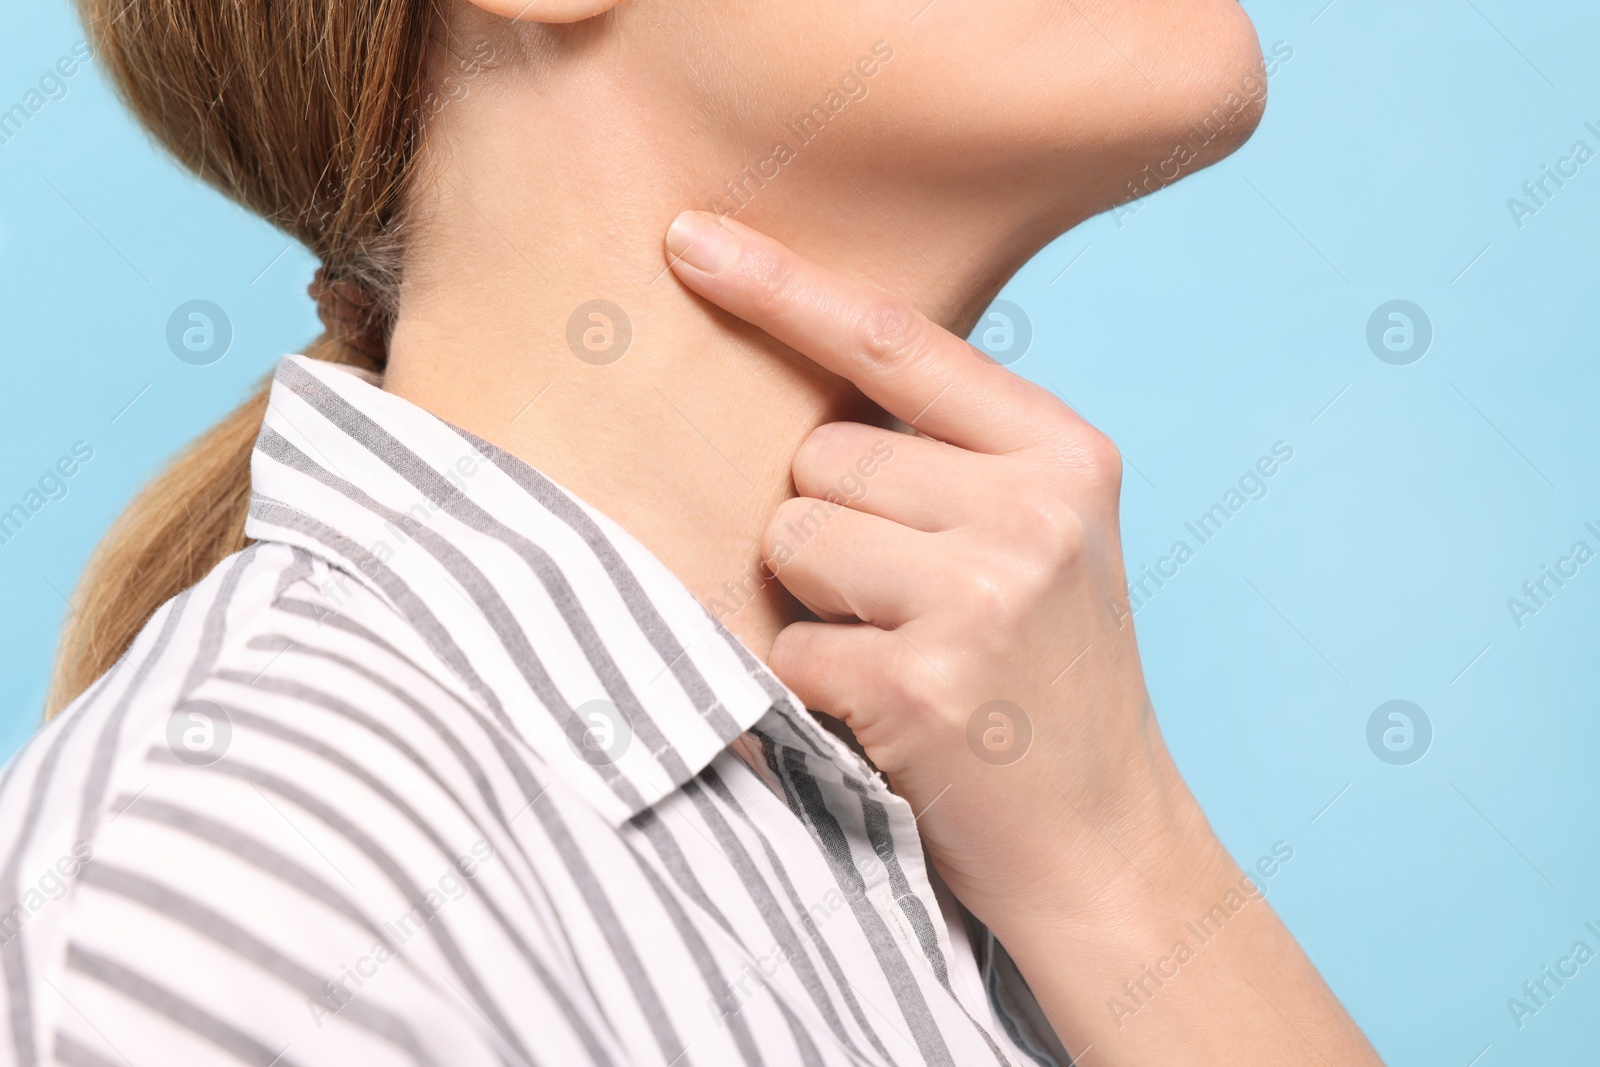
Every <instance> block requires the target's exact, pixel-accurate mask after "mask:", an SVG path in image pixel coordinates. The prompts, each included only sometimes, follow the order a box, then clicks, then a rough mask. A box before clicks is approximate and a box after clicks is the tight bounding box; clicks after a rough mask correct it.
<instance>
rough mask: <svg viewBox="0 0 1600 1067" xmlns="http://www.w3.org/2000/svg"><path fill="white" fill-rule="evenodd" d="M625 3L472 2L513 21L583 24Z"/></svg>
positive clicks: (610, 0) (605, 0)
mask: <svg viewBox="0 0 1600 1067" xmlns="http://www.w3.org/2000/svg"><path fill="white" fill-rule="evenodd" d="M621 2H622V0H470V3H472V4H473V5H475V6H477V7H479V8H481V9H482V10H484V11H486V12H488V13H489V14H491V15H498V16H499V17H500V18H503V19H510V20H511V21H513V22H550V23H557V22H582V21H583V20H584V19H592V18H594V17H595V16H596V15H602V14H604V13H606V12H607V11H610V10H611V9H612V8H614V7H616V6H617V5H618V4H619V3H621Z"/></svg>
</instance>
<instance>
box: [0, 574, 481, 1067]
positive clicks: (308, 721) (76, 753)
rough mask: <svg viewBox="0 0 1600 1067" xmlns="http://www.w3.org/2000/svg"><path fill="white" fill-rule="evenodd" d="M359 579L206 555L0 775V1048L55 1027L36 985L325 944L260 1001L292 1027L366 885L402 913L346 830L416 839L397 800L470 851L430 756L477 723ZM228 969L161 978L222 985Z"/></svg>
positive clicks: (360, 916) (306, 952) (457, 804)
mask: <svg viewBox="0 0 1600 1067" xmlns="http://www.w3.org/2000/svg"><path fill="white" fill-rule="evenodd" d="M357 584H358V583H354V582H352V581H349V580H347V579H346V576H343V575H340V574H338V573H336V572H334V571H332V570H330V568H329V566H328V565H327V564H326V563H325V562H324V561H322V560H320V559H318V558H316V557H313V556H311V555H309V554H308V553H306V552H304V551H301V550H298V549H292V548H290V547H288V546H284V545H278V544H258V545H255V546H252V547H251V548H249V549H246V550H245V551H244V552H241V553H239V554H237V555H235V556H232V557H230V558H228V559H227V560H224V561H223V562H222V563H221V564H220V565H218V567H217V568H216V569H215V570H214V571H213V572H212V573H211V574H210V575H208V576H207V577H206V578H205V579H204V580H203V581H201V582H200V583H199V584H197V585H196V586H194V587H193V588H191V589H190V590H188V591H186V592H185V593H183V594H182V595H180V596H179V597H176V598H174V599H173V600H172V601H170V602H168V603H167V604H166V605H164V606H163V607H162V608H161V609H159V610H158V611H157V612H156V613H155V615H153V616H152V617H151V619H150V620H149V622H148V623H147V624H146V626H145V627H144V629H143V631H142V632H141V633H140V635H139V637H138V638H137V639H136V640H135V641H134V643H133V644H132V645H131V646H130V647H129V649H128V651H127V652H126V653H125V654H124V655H123V656H122V657H121V659H120V660H118V662H117V664H116V665H115V666H114V667H113V668H112V669H111V670H110V671H108V672H107V673H106V674H105V675H104V676H103V677H102V678H100V679H99V680H98V681H97V682H96V683H95V684H94V685H93V686H92V687H91V688H90V689H89V690H88V691H87V692H85V693H84V694H83V695H82V696H81V697H79V698H78V699H77V700H75V701H74V702H73V703H72V704H71V705H69V706H68V707H67V708H66V709H65V710H64V711H62V712H61V714H59V715H57V716H56V717H55V718H54V719H52V720H51V721H50V722H49V723H47V724H46V725H45V726H44V727H43V728H42V729H41V730H40V731H39V733H38V734H37V735H36V736H35V737H34V738H33V739H32V740H30V742H29V743H28V744H27V745H26V746H25V747H24V749H23V750H22V751H21V752H19V753H18V754H17V755H16V756H15V757H14V758H13V759H12V761H11V762H10V764H9V765H8V766H7V767H6V769H5V771H4V774H3V777H0V957H3V962H4V964H5V967H4V975H5V981H4V986H5V989H4V992H5V994H6V995H7V996H8V997H9V998H10V1000H11V1002H12V1003H11V1010H10V1012H9V1015H8V1017H9V1026H10V1028H11V1029H12V1033H11V1034H9V1035H7V1036H9V1038H10V1040H9V1041H5V1044H7V1045H9V1046H11V1047H13V1048H15V1049H18V1050H20V1049H22V1048H23V1046H24V1045H27V1044H30V1043H33V1042H35V1041H40V1042H42V1041H43V1038H39V1037H37V1036H36V1035H44V1034H50V1033H53V1032H55V1031H56V1029H57V1027H58V1026H59V1025H61V1024H63V1022H64V1021H70V1020H64V1019H63V1018H61V1017H58V1016H59V1015H60V1013H59V1012H57V1011H56V1008H57V1007H59V1004H56V1005H55V1007H52V1004H53V1003H54V1001H56V1000H59V998H54V997H53V996H52V994H51V993H50V989H49V988H48V987H47V986H45V985H44V984H43V983H44V980H46V979H48V980H49V981H50V983H51V984H53V985H55V986H58V987H59V988H61V989H63V990H67V991H68V992H69V993H70V992H71V991H72V990H73V989H90V988H105V987H115V988H117V989H118V991H119V994H120V995H121V996H123V997H124V998H126V997H127V996H128V995H129V988H131V987H129V983H130V982H132V983H133V984H134V985H135V986H138V987H139V988H141V989H145V988H146V987H148V986H149V985H150V982H151V981H154V980H155V979H156V978H157V977H159V976H166V977H167V978H173V976H174V975H177V976H179V977H181V976H182V975H183V974H187V973H189V972H188V971H186V970H184V969H183V968H182V967H180V968H179V969H178V970H176V971H174V970H173V968H171V967H168V966H166V964H165V963H164V962H163V961H164V960H166V959H168V957H169V956H170V951H169V949H167V948H163V947H162V946H163V945H166V946H169V947H170V946H177V947H180V948H182V950H183V952H184V953H186V954H188V955H189V956H190V957H191V962H193V960H196V959H200V958H211V957H213V956H215V955H216V954H217V953H218V952H221V956H216V959H223V958H232V957H235V956H238V955H239V954H241V953H242V954H244V955H245V956H263V958H264V959H270V960H272V961H274V963H273V967H270V968H269V970H272V969H273V968H281V967H282V966H287V964H284V963H283V960H284V959H286V958H287V956H285V955H284V953H285V952H288V951H292V952H293V953H294V954H295V955H297V956H298V957H299V958H300V959H302V960H307V959H309V960H316V959H323V958H325V959H326V962H327V967H326V969H327V970H328V972H329V973H328V975H327V976H323V975H321V974H320V972H318V974H317V981H316V983H311V982H310V978H309V977H308V976H307V975H298V977H299V978H301V979H304V980H303V981H298V982H296V983H295V984H296V985H298V986H306V987H307V989H305V990H301V991H300V993H299V994H298V995H297V996H295V997H290V998H289V1000H288V1001H286V1002H285V1004H278V1005H275V1006H274V1007H275V1009H276V1010H278V1011H281V1012H284V1013H286V1015H287V1016H289V1017H293V1018H294V1019H296V1020H304V1019H306V1018H308V1016H307V1014H306V1013H307V1010H308V1009H307V1006H306V1005H307V1004H308V1003H309V1004H312V1005H313V1007H314V1006H315V1005H316V1004H317V1003H319V1001H317V1000H316V999H315V998H313V999H312V1000H310V1001H307V1000H306V998H307V996H309V995H311V993H315V992H316V990H317V989H320V983H321V982H322V980H323V978H324V977H333V978H336V977H337V976H338V974H339V965H340V963H341V961H343V960H344V959H345V958H346V957H348V958H352V959H353V958H356V957H357V956H358V955H359V952H365V951H370V949H371V942H372V940H373V938H372V932H373V930H375V929H379V928H381V924H382V922H383V921H384V920H385V919H388V918H392V915H389V914H388V913H387V912H385V911H384V910H383V909H382V908H377V909H376V910H373V906H374V899H375V900H376V901H377V902H381V903H382V904H385V905H392V907H390V909H389V910H390V911H394V912H396V913H398V912H399V911H403V910H404V908H403V907H402V906H401V903H402V902H401V901H400V900H399V899H397V900H395V901H390V900H387V899H386V897H385V895H384V894H381V893H380V894H376V895H375V897H374V896H373V895H369V894H367V893H361V894H357V893H355V892H353V891H352V885H351V882H350V879H352V878H354V879H355V880H356V881H357V882H358V883H362V884H365V883H366V879H365V878H364V877H363V875H370V873H371V871H370V868H371V867H372V865H373V862H374V861H373V859H372V858H371V857H370V856H365V855H362V846H363V844H364V843H365V842H367V841H384V842H386V841H388V840H401V841H403V840H405V838H407V837H408V836H411V835H415V834H416V832H417V831H416V830H415V828H414V827H413V826H411V825H409V824H408V820H407V818H406V816H405V814H404V811H405V810H406V809H407V808H408V807H409V806H410V805H417V806H419V807H420V808H421V809H422V810H426V811H427V812H428V815H429V818H430V820H431V821H432V823H433V824H436V825H439V826H442V827H444V828H445V829H446V833H445V835H444V836H445V837H446V838H447V839H448V843H449V844H450V845H451V846H452V847H455V848H456V851H460V852H463V853H467V854H470V845H471V843H472V842H473V841H474V840H475V839H476V838H477V837H478V836H479V834H478V832H476V831H475V830H474V829H473V824H474V822H475V814H474V812H473V811H471V810H470V809H471V808H472V807H473V805H472V804H470V803H467V804H465V805H464V804H463V802H462V798H463V796H464V793H465V791H464V789H463V788H462V783H461V782H457V781H456V780H455V779H456V778H458V777H461V776H460V775H459V774H456V773H452V770H451V769H450V768H440V767H438V766H436V764H435V761H434V754H433V752H432V751H430V749H437V748H438V738H439V737H440V736H442V735H445V734H449V735H451V736H452V737H454V736H458V735H465V734H466V733H467V732H468V731H469V729H471V728H473V727H475V726H476V725H479V724H481V718H480V717H479V716H478V714H477V712H476V710H475V708H474V706H473V704H472V702H471V697H470V694H469V693H466V692H463V691H462V690H461V688H460V686H459V684H458V683H457V682H456V681H455V680H454V678H453V677H452V676H451V675H450V673H449V672H448V671H447V670H445V669H444V668H442V667H440V666H439V664H438V662H437V660H436V659H435V658H434V657H433V656H432V654H431V652H430V651H429V649H428V646H427V644H426V641H425V640H423V639H422V637H421V636H420V635H419V634H418V633H417V632H416V630H415V628H414V627H412V626H410V625H408V624H407V623H406V622H405V620H404V619H403V617H402V616H401V615H400V614H399V613H398V612H396V611H394V610H393V609H392V608H391V607H390V606H389V605H387V604H386V603H385V602H384V601H383V600H382V599H381V598H377V597H374V596H372V595H370V594H365V593H363V592H361V591H360V590H358V589H357V588H356V585H357ZM467 743H468V744H470V743H471V742H470V740H469V741H468V742H467ZM397 806H399V807H397ZM397 812H398V813H397ZM458 843H459V847H457V845H458ZM369 910H370V911H372V914H370V915H369V914H368V911H369ZM130 924H131V925H130ZM141 930H142V931H144V932H143V933H139V932H138V931H141ZM246 930H249V931H250V932H249V933H245V932H244V931H246ZM358 950H359V951H358ZM180 962H181V961H180ZM213 962H215V959H213ZM175 966H176V965H175ZM183 966H184V967H187V966H188V965H187V964H184V965H183ZM135 970H137V971H138V972H139V974H138V975H135V974H134V973H133V972H134V971H135ZM141 976H142V977H141ZM173 980H174V981H176V979H173ZM140 982H143V983H144V985H139V983H140ZM239 982H242V979H239V977H238V975H234V976H233V978H232V979H230V980H229V981H228V982H224V983H221V984H220V985H217V986H216V987H215V989H214V990H208V989H205V988H196V987H194V986H193V984H192V983H190V982H188V981H184V982H181V983H178V985H177V986H176V987H173V986H171V983H166V984H165V985H164V988H167V989H168V992H169V993H172V994H173V995H179V994H180V993H181V994H182V996H184V997H188V998H199V999H203V998H204V997H207V996H210V995H213V993H215V995H218V996H223V997H225V998H236V997H237V996H238V995H239V992H240V990H241V989H244V988H245V985H248V983H245V984H243V985H241V984H238V983H239ZM85 983H87V984H85ZM308 983H309V984H308ZM156 984H158V985H162V984H163V983H162V982H157V983H156ZM203 985H204V983H202V986H203ZM151 988H153V987H151ZM274 988H276V987H274ZM308 990H309V992H308ZM146 991H147V992H148V989H147V990H146ZM280 999H281V998H280ZM145 1007H148V1005H145ZM223 1007H226V1005H225V1004H219V1005H211V1006H209V1007H207V1009H206V1010H208V1011H211V1010H220V1009H221V1008H223ZM228 1013H229V1014H231V1009H229V1012H228ZM68 1014H70V1013H68ZM314 1014H315V1012H313V1015H314ZM5 1028H6V1027H5V1026H0V1030H4V1029H5ZM36 1051H37V1052H38V1053H40V1054H41V1055H42V1053H43V1051H44V1050H43V1049H42V1048H40V1049H36ZM4 1058H5V1057H4V1056H0V1061H3V1060H4ZM266 1058H268V1059H270V1058H271V1056H270V1054H269V1055H268V1056H267V1057H266ZM28 1062H32V1060H31V1058H29V1059H28Z"/></svg>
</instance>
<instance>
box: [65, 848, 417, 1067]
mask: <svg viewBox="0 0 1600 1067" xmlns="http://www.w3.org/2000/svg"><path fill="white" fill-rule="evenodd" d="M78 877H79V879H80V880H81V881H83V882H85V883H86V884H88V885H92V886H97V887H99V888H100V889H103V890H105V891H106V892H108V893H112V894H114V895H116V896H119V897H122V898H124V899H125V900H131V901H134V902H136V903H139V904H143V905H144V906H145V907H147V908H149V909H151V910H152V911H158V912H160V913H161V914H163V915H165V916H167V917H168V918H169V919H172V920H173V921H174V922H178V923H181V924H182V925H184V926H187V927H189V928H190V929H191V930H193V931H194V932H195V933H197V934H199V935H201V936H202V937H205V938H206V939H208V940H209V941H211V942H213V943H214V944H217V945H220V946H221V947H223V948H225V949H228V950H229V951H230V952H233V953H235V954H236V955H239V956H242V957H244V958H245V959H247V960H249V961H250V962H251V963H253V964H255V965H256V966H257V967H260V968H261V969H262V970H264V971H266V972H267V973H269V974H271V975H273V976H274V977H276V978H279V979H281V980H282V981H283V982H284V983H286V984H287V985H290V986H292V987H294V990H295V992H297V993H299V994H301V995H302V996H304V997H306V998H307V999H309V1000H315V1001H318V1002H322V1003H324V1005H325V1006H327V1007H337V1011H336V1012H334V1014H337V1015H338V1016H339V1017H340V1018H342V1019H345V1020H347V1021H348V1022H350V1023H351V1024H353V1025H355V1026H358V1027H360V1028H361V1029H363V1030H365V1031H367V1032H368V1033H370V1034H372V1035H373V1036H374V1037H377V1038H380V1039H382V1040H384V1041H387V1042H388V1043H389V1044H391V1045H394V1046H395V1047H396V1048H399V1049H401V1050H403V1051H405V1052H407V1053H408V1054H410V1056H411V1057H412V1058H413V1059H415V1060H418V1061H420V1062H422V1063H425V1064H431V1063H434V1062H435V1061H434V1059H433V1058H432V1057H431V1056H429V1055H428V1054H427V1052H426V1051H424V1049H423V1048H422V1046H421V1045H420V1044H418V1043H417V1038H416V1035H415V1034H413V1033H412V1032H411V1028H410V1027H409V1026H407V1025H406V1024H405V1023H404V1022H403V1021H401V1020H400V1019H399V1018H398V1017H397V1016H395V1015H393V1014H391V1013H389V1012H387V1011H384V1010H383V1009H382V1008H379V1007H377V1006H376V1005H372V1004H368V1003H367V1002H366V1001H364V1000H362V999H361V998H360V997H359V996H358V997H354V998H352V999H350V1000H348V1001H346V1002H345V1003H344V1004H343V1005H342V1006H340V1005H338V1002H337V1000H332V1001H330V997H331V994H330V993H328V991H327V990H326V989H324V987H323V982H324V981H325V980H324V979H323V978H321V977H319V976H318V975H317V974H316V973H315V972H313V971H312V970H310V969H309V968H307V967H304V966H302V965H301V964H299V963H297V962H295V961H294V960H292V959H290V958H289V957H288V956H285V955H284V954H283V953H281V952H279V951H278V950H277V949H275V948H273V947H272V946H271V945H269V944H267V943H266V942H265V941H263V940H261V939H260V938H259V937H257V936H255V935H254V934H252V933H250V932H249V931H248V930H246V929H245V928H244V927H242V926H240V925H239V924H238V923H235V922H234V921H233V920H232V919H229V918H228V917H227V916H225V915H222V914H221V913H219V912H217V911H213V910H212V909H211V908H208V907H206V906H205V905H204V904H201V903H199V902H198V901H196V900H193V899H191V898H190V897H187V896H184V895H183V894H182V893H178V892H176V891H175V890H172V889H169V888H168V887H166V886H164V885H161V884H160V883H158V882H154V881H152V880H150V879H148V878H146V877H144V876H143V875H140V874H135V873H134V872H132V871H128V870H124V869H122V868H120V867H113V866H111V865H109V864H107V863H105V862H104V861H103V860H101V861H96V862H94V863H90V864H86V865H85V866H84V868H83V871H82V873H81V874H79V876H78ZM208 980H210V981H214V980H215V979H208Z"/></svg>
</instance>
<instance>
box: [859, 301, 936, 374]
mask: <svg viewBox="0 0 1600 1067" xmlns="http://www.w3.org/2000/svg"><path fill="white" fill-rule="evenodd" d="M856 333H857V336H856V355H857V357H858V358H859V359H860V360H861V361H862V362H863V363H866V364H867V365H869V366H872V367H877V368H880V369H884V370H892V369H894V368H896V367H898V366H900V365H902V364H904V363H906V362H907V361H909V360H912V359H915V358H916V356H917V354H918V352H919V350H920V347H921V338H922V335H923V322H922V316H920V315H919V314H917V312H916V311H914V310H913V309H911V308H909V307H907V306H905V305H904V304H896V303H893V302H890V301H885V302H882V303H878V304H874V305H873V306H872V307H870V308H868V309H867V310H866V312H865V313H864V314H863V315H862V316H861V321H860V323H859V325H858V327H857V331H856Z"/></svg>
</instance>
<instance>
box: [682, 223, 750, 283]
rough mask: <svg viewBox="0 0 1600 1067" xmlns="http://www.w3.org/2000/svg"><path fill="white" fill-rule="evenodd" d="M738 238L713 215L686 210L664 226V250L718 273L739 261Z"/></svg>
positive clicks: (741, 246) (740, 249)
mask: <svg viewBox="0 0 1600 1067" xmlns="http://www.w3.org/2000/svg"><path fill="white" fill-rule="evenodd" d="M743 248H744V246H743V244H742V243H741V242H740V240H739V238H738V237H736V236H734V234H733V233H732V232H731V231H729V230H728V229H727V227H725V226H722V225H721V224H719V223H718V222H717V220H716V219H714V218H713V217H712V216H710V215H707V214H705V213H704V212H701V211H685V212H684V213H683V214H681V215H679V216H678V217H677V218H675V219H673V220H672V226H671V227H670V228H668V230H667V251H668V252H671V253H672V254H673V255H674V256H676V257H677V258H679V259H681V260H683V261H684V262H685V263H687V264H689V266H691V267H695V268H697V269H699V270H703V271H705V272H706V273H707V274H720V273H722V272H723V271H725V270H727V269H728V268H729V267H731V266H733V265H734V264H735V263H737V262H739V253H740V252H741V251H743Z"/></svg>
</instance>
